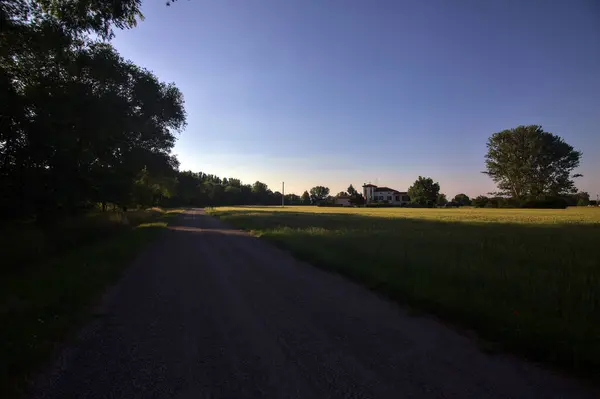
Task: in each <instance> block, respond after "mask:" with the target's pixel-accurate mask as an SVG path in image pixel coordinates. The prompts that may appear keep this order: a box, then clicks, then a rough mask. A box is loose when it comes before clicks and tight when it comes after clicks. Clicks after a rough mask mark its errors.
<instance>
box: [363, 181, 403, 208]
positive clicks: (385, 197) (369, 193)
mask: <svg viewBox="0 0 600 399" xmlns="http://www.w3.org/2000/svg"><path fill="white" fill-rule="evenodd" d="M363 196H364V197H365V201H366V203H367V204H372V203H380V204H392V205H406V204H408V203H409V202H410V197H409V196H408V193H407V192H404V191H398V190H394V189H393V188H389V187H377V186H376V185H374V184H370V183H369V184H363Z"/></svg>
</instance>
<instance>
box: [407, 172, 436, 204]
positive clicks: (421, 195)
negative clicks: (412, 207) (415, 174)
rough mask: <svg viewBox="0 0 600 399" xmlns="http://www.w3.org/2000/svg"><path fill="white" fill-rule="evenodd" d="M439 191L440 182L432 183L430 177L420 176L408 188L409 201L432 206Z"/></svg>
mask: <svg viewBox="0 0 600 399" xmlns="http://www.w3.org/2000/svg"><path fill="white" fill-rule="evenodd" d="M439 192H440V184H439V183H434V182H433V179H431V178H430V177H422V176H419V178H418V179H417V180H416V181H415V182H414V184H413V185H412V186H410V187H409V188H408V195H409V197H410V201H411V202H412V203H415V204H419V205H426V206H433V205H434V204H435V203H436V201H437V199H438V194H439Z"/></svg>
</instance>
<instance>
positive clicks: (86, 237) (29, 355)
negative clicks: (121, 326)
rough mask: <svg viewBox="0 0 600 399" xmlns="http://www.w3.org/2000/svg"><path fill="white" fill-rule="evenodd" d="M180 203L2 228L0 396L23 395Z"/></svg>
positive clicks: (0, 234)
mask: <svg viewBox="0 0 600 399" xmlns="http://www.w3.org/2000/svg"><path fill="white" fill-rule="evenodd" d="M176 214H177V211H169V212H166V211H162V210H159V209H155V210H151V211H132V212H127V214H122V213H113V212H106V213H98V214H91V215H87V216H85V217H83V218H77V219H73V220H65V221H63V222H62V223H60V224H58V225H56V226H55V227H53V228H52V229H51V230H50V231H42V230H40V229H39V228H37V227H36V226H34V225H31V224H20V225H11V226H4V228H3V229H2V230H1V231H0V242H2V253H3V264H2V268H0V325H1V326H2V328H1V329H0V397H2V398H11V397H21V396H23V394H24V392H25V391H26V389H27V385H28V382H29V379H30V377H31V375H32V374H34V373H35V372H36V371H37V370H38V369H39V368H40V367H43V366H44V365H45V364H46V362H47V361H48V360H49V359H50V358H51V356H52V354H53V352H54V350H55V349H56V348H57V346H58V345H60V344H61V343H63V342H64V341H65V339H66V337H67V336H68V335H69V334H70V333H71V332H73V331H75V330H76V327H77V326H78V325H79V324H80V323H82V322H83V321H84V320H85V319H86V317H88V316H89V312H90V310H91V308H90V305H92V304H93V303H94V301H96V300H97V299H98V298H99V296H100V295H101V294H102V293H103V292H104V290H105V289H106V287H107V286H108V285H109V284H110V283H111V282H113V281H115V279H117V278H118V276H119V275H120V274H121V272H122V270H123V269H124V267H125V266H126V265H127V264H128V263H129V261H130V260H131V259H132V258H133V257H134V256H135V254H136V253H137V252H138V251H139V250H140V249H141V248H142V247H143V246H145V245H147V244H148V243H149V242H150V241H152V240H153V239H154V238H156V237H157V235H158V234H159V233H160V232H161V231H162V230H163V228H164V227H165V226H166V225H167V223H168V220H169V218H170V217H171V216H174V215H176Z"/></svg>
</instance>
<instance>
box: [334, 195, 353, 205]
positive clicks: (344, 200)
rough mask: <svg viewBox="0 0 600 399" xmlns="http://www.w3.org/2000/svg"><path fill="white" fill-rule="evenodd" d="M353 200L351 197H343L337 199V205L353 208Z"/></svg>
mask: <svg viewBox="0 0 600 399" xmlns="http://www.w3.org/2000/svg"><path fill="white" fill-rule="evenodd" d="M351 198H352V197H350V196H349V195H343V196H342V195H341V196H339V197H335V204H336V205H341V206H352V204H351V203H350V199H351Z"/></svg>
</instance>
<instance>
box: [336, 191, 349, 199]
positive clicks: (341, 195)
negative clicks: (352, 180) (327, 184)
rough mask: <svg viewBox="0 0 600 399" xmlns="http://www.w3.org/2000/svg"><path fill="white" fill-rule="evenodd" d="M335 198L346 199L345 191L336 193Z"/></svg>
mask: <svg viewBox="0 0 600 399" xmlns="http://www.w3.org/2000/svg"><path fill="white" fill-rule="evenodd" d="M335 196H336V197H337V198H339V197H348V193H347V192H345V191H340V192H339V193H337V194H336V195H335Z"/></svg>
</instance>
